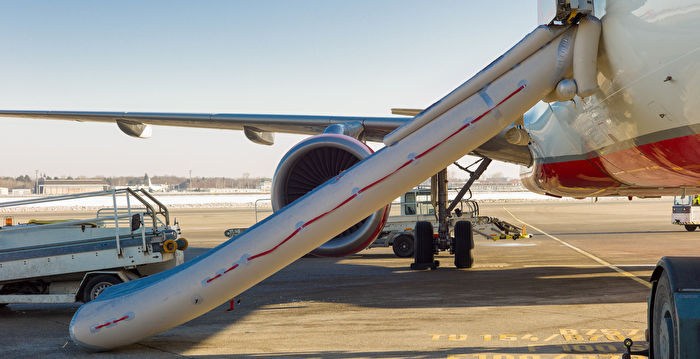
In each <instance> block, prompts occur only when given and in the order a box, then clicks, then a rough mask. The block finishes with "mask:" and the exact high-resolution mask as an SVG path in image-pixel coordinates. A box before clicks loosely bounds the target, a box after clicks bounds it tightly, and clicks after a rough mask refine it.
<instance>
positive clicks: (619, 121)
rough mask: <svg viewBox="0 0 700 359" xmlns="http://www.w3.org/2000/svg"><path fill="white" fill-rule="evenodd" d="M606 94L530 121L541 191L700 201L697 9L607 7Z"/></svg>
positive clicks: (601, 64) (530, 116) (690, 5)
mask: <svg viewBox="0 0 700 359" xmlns="http://www.w3.org/2000/svg"><path fill="white" fill-rule="evenodd" d="M596 15H598V16H600V17H601V20H602V22H603V32H602V35H601V40H600V41H601V42H600V49H599V55H598V72H599V73H598V85H599V90H598V91H597V92H596V93H595V94H594V95H593V96H591V97H588V98H586V99H580V98H576V99H575V100H574V101H570V102H556V103H552V104H546V103H541V104H539V105H538V106H536V107H535V108H533V109H532V110H530V111H529V112H528V113H527V114H525V129H526V130H527V131H528V133H529V134H530V136H531V138H532V142H531V143H530V145H529V147H530V150H531V152H532V155H533V165H532V167H530V168H528V169H525V170H524V171H523V172H522V174H521V177H522V180H523V183H524V184H525V186H526V187H528V188H529V189H530V190H532V191H534V192H538V193H544V194H551V195H556V196H569V197H596V196H660V195H679V194H684V193H700V35H698V34H700V1H682V2H678V1H670V0H667V1H654V2H648V1H634V0H630V1H614V2H613V1H609V2H608V4H607V6H606V7H605V8H604V9H602V8H601V9H597V14H596Z"/></svg>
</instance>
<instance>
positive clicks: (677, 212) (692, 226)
mask: <svg viewBox="0 0 700 359" xmlns="http://www.w3.org/2000/svg"><path fill="white" fill-rule="evenodd" d="M671 223H673V224H677V225H680V226H685V230H686V231H688V232H693V231H695V230H696V229H697V228H698V226H700V196H699V195H694V196H676V197H673V210H672V214H671Z"/></svg>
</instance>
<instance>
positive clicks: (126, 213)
mask: <svg viewBox="0 0 700 359" xmlns="http://www.w3.org/2000/svg"><path fill="white" fill-rule="evenodd" d="M117 195H124V196H125V198H126V207H119V206H118V204H117V202H118V201H117ZM142 195H143V196H142ZM102 196H111V197H112V207H108V208H100V209H99V210H98V211H97V213H96V217H95V218H88V219H76V220H67V221H60V222H55V223H46V224H41V225H40V226H5V227H0V233H2V232H12V231H21V230H28V229H33V228H42V229H46V228H56V227H65V226H74V225H93V224H94V225H95V226H97V227H107V228H109V224H112V225H113V226H114V237H115V241H116V247H117V254H118V255H120V256H121V255H122V249H121V240H120V235H119V232H120V229H119V228H120V225H121V226H122V228H124V226H125V228H128V229H129V230H130V232H131V233H133V232H134V231H135V230H138V229H140V230H141V231H140V232H141V239H142V242H143V249H144V251H148V246H147V244H146V228H145V218H146V217H150V219H151V222H152V225H153V230H154V231H156V230H157V229H158V226H159V225H161V226H162V225H163V224H165V226H167V225H169V224H170V213H169V212H168V209H167V207H165V205H163V203H161V202H160V201H158V200H157V199H155V197H153V196H152V195H151V194H150V193H148V192H147V191H146V190H144V189H138V190H133V189H131V188H122V189H112V190H107V191H97V192H87V193H76V194H69V195H62V196H52V197H43V198H31V199H25V200H20V201H12V202H4V203H0V208H9V207H20V206H27V205H32V204H39V203H50V202H60V201H67V200H74V199H82V198H92V197H102ZM144 197H146V198H144ZM132 198H134V199H135V200H136V202H137V203H140V204H141V205H142V207H141V206H139V207H132V205H131V199H132ZM149 201H150V202H149ZM154 205H155V206H157V207H158V209H157V210H156V209H155V207H154ZM108 212H109V214H107V213H108ZM136 214H138V215H139V216H138V219H139V221H140V223H139V225H138V226H134V225H133V223H132V221H133V220H134V219H135V218H137V217H135V216H134V215H136ZM159 217H162V219H161V218H159ZM135 228H136V229H135Z"/></svg>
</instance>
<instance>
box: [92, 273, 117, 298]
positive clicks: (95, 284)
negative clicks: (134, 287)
mask: <svg viewBox="0 0 700 359" xmlns="http://www.w3.org/2000/svg"><path fill="white" fill-rule="evenodd" d="M121 282H122V280H121V279H119V277H116V276H113V275H109V274H101V275H97V276H94V277H92V278H90V280H89V281H88V282H87V284H85V288H83V303H87V302H89V301H91V300H95V298H97V296H99V295H100V294H101V293H102V292H103V291H104V290H105V289H107V288H109V287H111V286H113V285H115V284H119V283H121Z"/></svg>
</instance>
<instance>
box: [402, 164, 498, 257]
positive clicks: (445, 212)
mask: <svg viewBox="0 0 700 359" xmlns="http://www.w3.org/2000/svg"><path fill="white" fill-rule="evenodd" d="M477 163H478V164H479V166H478V167H477V169H476V170H474V171H471V170H469V167H471V166H473V165H476V164H477ZM489 164H491V160H490V159H488V158H482V159H480V160H478V161H476V162H474V163H472V164H471V165H469V166H467V167H462V166H459V164H457V163H455V165H457V166H458V167H459V168H461V169H462V170H464V171H466V172H468V173H469V176H470V177H469V180H468V181H467V183H465V184H464V186H463V187H462V189H461V190H460V191H459V193H458V194H457V196H456V197H455V199H453V200H452V202H450V203H449V205H448V200H447V169H443V170H442V171H440V172H438V173H437V174H436V175H435V176H433V177H432V178H431V187H430V188H431V191H432V193H431V198H433V201H434V202H433V205H434V206H435V210H436V212H437V220H438V221H437V222H438V231H437V232H438V234H437V237H436V238H434V236H433V228H432V227H433V226H432V225H431V224H430V222H418V223H416V228H415V231H416V235H415V262H414V263H413V264H411V269H417V270H420V269H426V268H433V269H435V268H436V267H437V265H438V264H439V263H438V262H437V261H433V255H434V254H435V253H438V252H439V251H444V250H449V251H450V253H452V254H454V255H455V266H456V267H457V268H471V267H472V264H473V263H474V258H473V256H472V249H473V248H474V238H473V234H472V224H471V222H469V221H459V222H457V223H456V224H455V227H454V238H451V237H450V226H451V218H452V212H453V211H454V213H455V215H456V216H460V215H461V212H460V211H459V210H458V209H457V205H458V204H459V203H460V202H461V201H462V198H464V195H465V194H466V193H467V192H468V191H469V189H470V188H471V186H472V184H474V181H476V180H477V179H478V178H479V177H481V175H482V174H483V173H484V171H486V168H487V167H488V166H489ZM397 255H398V254H397ZM431 263H432V264H431Z"/></svg>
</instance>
